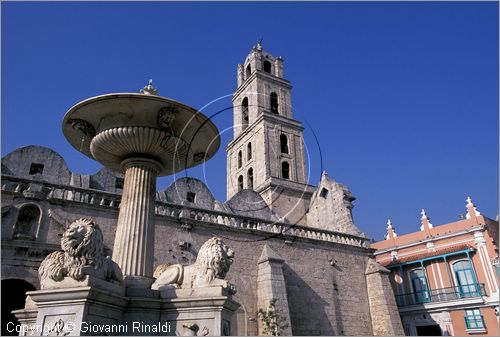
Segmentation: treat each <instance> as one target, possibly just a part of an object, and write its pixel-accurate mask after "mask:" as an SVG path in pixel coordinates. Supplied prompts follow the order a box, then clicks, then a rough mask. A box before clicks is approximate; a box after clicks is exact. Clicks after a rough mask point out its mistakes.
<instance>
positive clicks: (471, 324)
mask: <svg viewBox="0 0 500 337" xmlns="http://www.w3.org/2000/svg"><path fill="white" fill-rule="evenodd" d="M464 319H465V326H466V327H467V329H470V330H477V329H484V328H485V325H484V318H483V315H481V316H465V317H464Z"/></svg>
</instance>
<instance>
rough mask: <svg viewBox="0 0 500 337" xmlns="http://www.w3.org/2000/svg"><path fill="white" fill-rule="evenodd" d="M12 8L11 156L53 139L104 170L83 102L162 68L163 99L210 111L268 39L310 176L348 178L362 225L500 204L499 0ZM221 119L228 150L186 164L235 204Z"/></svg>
mask: <svg viewBox="0 0 500 337" xmlns="http://www.w3.org/2000/svg"><path fill="white" fill-rule="evenodd" d="M1 6H2V22H1V24H2V27H1V28H2V32H1V34H2V35H1V38H2V55H1V56H2V103H1V104H2V105H1V107H2V129H1V131H2V137H1V140H2V156H4V155H5V154H7V153H9V152H11V151H13V150H14V149H16V148H18V147H21V146H25V145H30V144H37V145H43V146H47V147H50V148H52V149H54V150H55V151H57V152H58V153H60V154H61V155H62V156H63V157H64V158H65V159H66V161H67V163H68V165H69V167H70V169H71V170H72V171H76V172H80V173H84V174H92V173H95V172H96V171H97V170H98V169H99V168H100V165H99V164H98V163H97V162H94V161H92V160H90V159H89V158H87V157H85V156H84V155H82V154H80V153H79V152H77V151H76V150H74V149H73V148H72V147H71V146H70V145H69V144H68V143H67V142H66V140H65V138H64V136H63V135H62V132H61V122H62V118H63V115H64V113H65V112H66V111H67V110H68V109H69V108H70V107H71V106H73V105H74V104H75V103H77V102H79V101H81V100H83V99H85V98H88V97H91V96H95V95H99V94H103V93H109V92H130V91H132V92H136V91H138V90H139V89H140V88H142V86H144V85H145V84H146V82H147V80H148V79H149V78H153V80H154V83H155V85H156V86H157V87H158V88H159V90H160V94H161V95H162V96H166V97H170V98H174V99H176V100H179V101H182V102H184V103H186V104H188V105H191V106H193V107H196V108H201V107H203V106H205V105H206V104H207V103H209V102H211V101H213V100H214V99H217V98H219V97H221V96H224V95H229V94H231V93H232V92H234V90H235V88H236V66H237V64H238V63H241V62H243V61H244V59H245V57H246V55H247V54H248V52H249V51H250V49H251V47H252V45H253V44H255V43H256V41H257V40H258V39H259V38H261V37H262V38H263V45H264V49H266V50H268V51H269V52H271V53H272V54H274V55H281V56H282V57H283V58H284V60H285V77H286V78H287V79H289V80H290V81H291V82H292V85H293V91H292V104H293V110H294V117H295V118H296V119H298V120H301V121H302V122H307V124H306V123H304V124H305V127H306V130H305V142H306V146H307V147H308V149H309V155H310V163H309V169H310V183H311V184H317V182H318V181H319V177H320V173H321V170H322V169H326V170H327V171H328V172H329V174H330V177H332V178H334V179H335V180H337V181H339V182H342V183H344V184H345V185H347V186H348V187H349V188H350V189H351V191H352V192H353V194H354V195H355V196H356V197H357V200H356V201H355V207H354V217H355V221H356V223H357V224H358V226H359V227H360V229H361V230H363V231H364V232H366V233H367V234H368V235H370V236H371V237H373V238H375V239H376V240H380V239H382V237H383V235H384V233H385V226H386V225H385V223H386V221H387V218H388V217H390V218H391V219H392V221H393V224H394V225H395V227H396V230H397V231H398V233H400V234H403V233H407V232H410V231H415V230H418V229H419V225H420V210H421V208H425V209H426V210H427V214H428V215H429V217H430V218H431V221H432V222H433V223H434V224H435V225H437V224H442V223H447V222H450V221H454V220H457V219H458V216H459V214H461V213H465V203H466V202H465V198H466V197H467V196H468V195H470V196H471V197H472V198H473V201H474V202H475V203H476V205H477V206H478V209H479V211H481V212H482V213H483V214H485V215H487V216H489V217H491V218H495V217H496V215H497V214H498V89H499V88H498V3H496V2H482V3H478V2H468V3H464V2H455V3H450V2H439V3H438V2H435V3H432V2H413V3H394V2H380V3H356V2H354V3H353V2H351V3H338V2H329V3H169V2H163V3H158V2H150V3H132V2H122V3H97V2H80V3H74V2H73V3H61V2H50V3H29V2H2V4H1ZM230 104H231V102H230V97H228V98H225V99H222V100H219V101H217V103H215V104H211V105H209V106H208V107H206V108H205V109H204V112H205V113H206V114H207V115H211V114H213V113H215V112H216V111H218V110H220V109H223V108H226V107H229V106H230ZM214 122H215V123H216V125H217V126H218V128H219V130H221V131H222V130H226V129H227V130H228V131H226V132H223V133H222V146H221V148H220V150H219V152H218V154H217V155H216V156H215V157H214V158H213V159H211V160H210V161H209V162H208V163H207V164H206V165H205V166H204V167H198V168H196V169H191V170H189V172H188V174H189V175H191V176H196V177H198V178H200V179H204V180H205V181H206V183H207V184H208V186H209V187H210V189H211V190H212V192H213V193H214V195H215V197H216V198H217V199H219V200H225V196H226V191H225V185H226V178H225V174H222V172H225V169H226V160H225V158H226V156H225V146H226V144H227V143H228V142H229V140H230V139H231V136H232V132H231V130H230V127H231V125H232V111H231V110H228V111H227V113H225V114H221V115H219V116H217V117H216V118H215V119H214ZM312 131H314V133H315V134H316V136H317V138H318V141H319V148H320V150H321V154H322V158H323V162H322V166H321V162H320V159H319V158H320V155H319V154H320V150H319V148H318V146H317V145H316V142H315V139H314V136H313V133H312ZM181 175H182V174H181ZM171 181H172V178H162V179H160V181H159V183H158V188H159V189H163V188H165V187H166V186H168V185H169V184H170V182H171Z"/></svg>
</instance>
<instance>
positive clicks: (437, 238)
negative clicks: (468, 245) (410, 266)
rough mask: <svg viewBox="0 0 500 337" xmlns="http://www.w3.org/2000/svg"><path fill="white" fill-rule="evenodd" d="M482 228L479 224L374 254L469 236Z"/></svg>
mask: <svg viewBox="0 0 500 337" xmlns="http://www.w3.org/2000/svg"><path fill="white" fill-rule="evenodd" d="M484 228H485V226H484V225H483V224H480V225H479V226H474V227H471V228H466V229H463V230H460V231H458V232H453V233H449V234H444V235H439V236H431V237H430V238H427V239H423V240H419V241H416V242H411V243H408V244H404V245H400V246H398V245H395V246H392V247H389V248H385V249H381V250H377V251H376V253H375V256H378V255H382V254H386V253H390V252H392V251H394V250H398V249H405V248H410V247H415V246H419V245H422V244H426V243H428V242H436V241H439V240H443V239H448V238H453V237H456V236H460V235H464V234H470V233H473V232H477V231H482V230H484Z"/></svg>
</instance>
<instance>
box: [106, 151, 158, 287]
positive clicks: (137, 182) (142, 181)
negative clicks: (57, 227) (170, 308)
mask: <svg viewBox="0 0 500 337" xmlns="http://www.w3.org/2000/svg"><path fill="white" fill-rule="evenodd" d="M122 166H123V169H124V171H125V182H124V186H123V194H122V200H121V203H120V213H119V215H118V223H117V227H116V237H115V243H114V246H113V260H114V261H115V262H116V263H118V265H119V266H120V267H121V269H122V272H123V275H124V276H125V282H126V283H127V286H129V287H149V286H150V285H151V283H152V282H153V281H154V279H153V277H152V276H153V259H154V256H153V254H154V235H155V228H154V217H155V193H156V177H157V175H158V172H159V171H160V166H159V164H158V163H157V162H156V161H153V160H149V159H145V158H132V159H127V160H125V161H124V162H123V163H122Z"/></svg>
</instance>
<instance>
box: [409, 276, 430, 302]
mask: <svg viewBox="0 0 500 337" xmlns="http://www.w3.org/2000/svg"><path fill="white" fill-rule="evenodd" d="M410 280H411V285H412V286H413V296H414V299H415V302H416V303H423V302H429V301H430V296H429V287H428V286H427V279H426V277H425V271H424V270H423V269H422V268H419V269H413V270H411V271H410Z"/></svg>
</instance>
